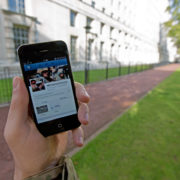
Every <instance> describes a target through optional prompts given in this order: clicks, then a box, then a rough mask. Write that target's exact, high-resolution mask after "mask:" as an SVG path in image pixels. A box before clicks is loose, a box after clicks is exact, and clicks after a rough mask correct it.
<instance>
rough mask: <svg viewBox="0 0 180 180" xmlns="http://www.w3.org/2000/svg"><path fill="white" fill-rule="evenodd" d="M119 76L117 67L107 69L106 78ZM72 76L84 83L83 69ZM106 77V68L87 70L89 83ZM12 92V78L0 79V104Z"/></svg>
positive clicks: (126, 69) (125, 71)
mask: <svg viewBox="0 0 180 180" xmlns="http://www.w3.org/2000/svg"><path fill="white" fill-rule="evenodd" d="M148 68H150V67H149V66H148V65H144V66H143V70H145V69H148ZM137 71H142V67H141V66H134V67H131V68H130V70H129V73H133V72H137ZM126 74H128V67H122V68H121V71H120V75H126ZM117 76H119V68H110V69H109V70H108V78H113V77H117ZM73 77H74V80H75V81H76V82H80V83H82V84H84V80H85V79H84V71H78V72H73ZM105 79H106V69H96V70H90V71H89V80H88V82H89V83H92V82H98V81H102V80H105ZM11 92H12V79H10V78H8V79H1V80H0V104H1V103H7V102H9V101H10V99H11Z"/></svg>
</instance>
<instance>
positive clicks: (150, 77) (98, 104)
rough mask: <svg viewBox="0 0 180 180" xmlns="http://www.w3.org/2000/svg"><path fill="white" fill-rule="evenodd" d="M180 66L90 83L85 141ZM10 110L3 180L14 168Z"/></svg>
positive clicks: (0, 157)
mask: <svg viewBox="0 0 180 180" xmlns="http://www.w3.org/2000/svg"><path fill="white" fill-rule="evenodd" d="M178 68H180V64H170V65H166V66H161V67H157V68H154V69H151V70H146V71H144V72H139V73H135V74H130V75H126V76H122V77H117V78H114V79H110V80H108V81H101V82H98V83H92V84H89V85H87V86H86V89H87V91H88V93H89V94H90V96H91V101H90V103H89V108H90V122H89V125H88V126H87V127H84V126H83V129H84V132H85V140H86V141H88V140H89V139H92V137H94V136H95V134H97V132H98V133H99V132H101V130H102V129H103V127H106V125H107V124H109V123H111V122H112V121H113V120H114V119H115V118H116V117H118V116H120V115H121V114H122V113H123V112H125V111H126V110H127V109H128V108H129V107H130V106H132V105H133V104H134V103H135V102H137V101H138V100H139V99H141V98H142V97H143V96H145V95H146V94H147V93H148V92H149V91H150V90H151V89H153V88H154V87H155V86H156V85H158V84H159V83H160V82H161V81H163V80H164V79H166V78H167V77H168V76H170V75H171V74H172V73H173V72H174V71H175V70H176V69H178ZM8 109H9V107H8V106H6V107H1V108H0V179H2V180H11V179H13V178H12V176H13V168H14V165H13V160H12V155H11V153H10V151H9V149H8V147H7V145H6V143H5V140H4V138H3V130H4V126H5V122H6V119H7V114H8ZM71 136H72V135H71V133H69V144H68V147H67V152H69V151H72V150H73V149H75V147H74V145H73V143H72V138H71Z"/></svg>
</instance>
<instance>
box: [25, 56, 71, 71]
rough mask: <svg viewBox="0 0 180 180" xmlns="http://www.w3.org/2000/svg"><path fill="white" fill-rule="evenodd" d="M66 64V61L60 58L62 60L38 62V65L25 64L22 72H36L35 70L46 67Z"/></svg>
mask: <svg viewBox="0 0 180 180" xmlns="http://www.w3.org/2000/svg"><path fill="white" fill-rule="evenodd" d="M67 64H68V63H67V59H66V58H62V59H56V60H53V61H47V62H40V63H34V64H26V65H24V70H25V71H32V70H37V69H41V68H47V67H52V66H65V65H67Z"/></svg>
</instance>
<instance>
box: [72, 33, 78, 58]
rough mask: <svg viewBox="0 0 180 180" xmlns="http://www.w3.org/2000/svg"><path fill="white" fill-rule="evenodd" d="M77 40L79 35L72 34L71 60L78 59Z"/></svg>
mask: <svg viewBox="0 0 180 180" xmlns="http://www.w3.org/2000/svg"><path fill="white" fill-rule="evenodd" d="M76 42H77V37H75V36H71V61H75V60H77V57H76V54H77V53H76Z"/></svg>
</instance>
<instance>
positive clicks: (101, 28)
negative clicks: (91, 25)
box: [100, 23, 104, 34]
mask: <svg viewBox="0 0 180 180" xmlns="http://www.w3.org/2000/svg"><path fill="white" fill-rule="evenodd" d="M103 27H104V23H101V27H100V34H102V33H103Z"/></svg>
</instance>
